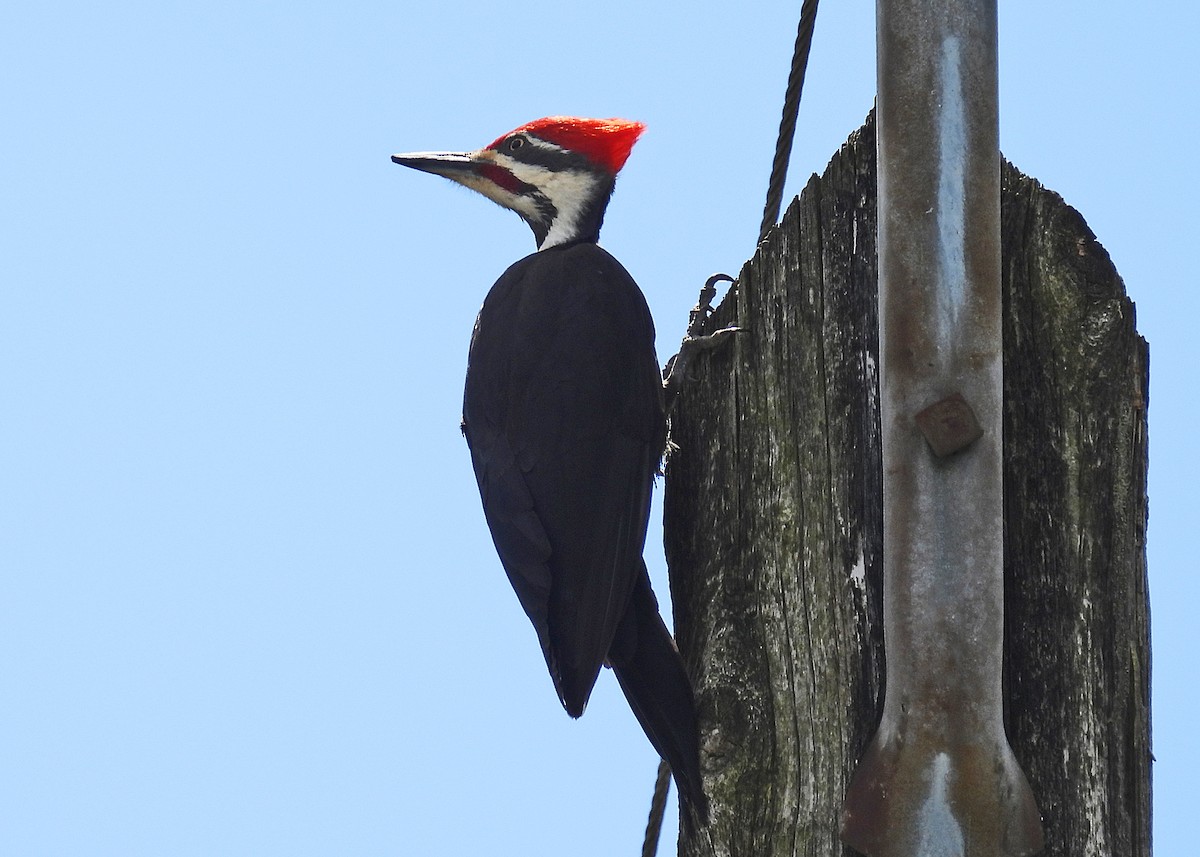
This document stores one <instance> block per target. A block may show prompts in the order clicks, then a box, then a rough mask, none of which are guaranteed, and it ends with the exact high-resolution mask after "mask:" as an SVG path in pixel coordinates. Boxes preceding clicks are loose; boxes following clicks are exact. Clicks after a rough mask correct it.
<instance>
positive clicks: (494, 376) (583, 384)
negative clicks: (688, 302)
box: [392, 117, 705, 817]
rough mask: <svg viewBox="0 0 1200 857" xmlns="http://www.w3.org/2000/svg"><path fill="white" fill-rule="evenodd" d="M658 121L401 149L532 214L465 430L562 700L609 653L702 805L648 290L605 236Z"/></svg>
mask: <svg viewBox="0 0 1200 857" xmlns="http://www.w3.org/2000/svg"><path fill="white" fill-rule="evenodd" d="M644 128H645V126H644V125H642V124H641V123H640V122H627V121H624V120H621V119H575V118H567V117H550V118H546V119H538V120H537V121H534V122H530V123H529V124H527V125H522V126H521V127H520V128H517V129H516V130H515V131H511V132H510V133H508V134H505V135H504V136H502V137H500V138H499V139H497V140H496V141H495V142H493V143H491V144H490V145H488V146H486V147H485V148H482V149H479V150H478V151H475V152H467V153H433V152H418V153H413V154H405V155H393V156H392V160H393V161H395V162H396V163H398V164H403V165H404V166H407V167H413V168H414V169H418V170H423V171H425V172H429V173H434V174H435V175H440V176H444V177H446V178H448V179H452V180H453V181H456V182H458V183H459V184H462V185H465V186H467V187H469V188H471V189H473V190H477V191H479V192H480V193H482V194H483V195H484V196H486V197H488V198H489V199H491V200H493V201H495V202H497V203H499V204H500V205H502V206H504V207H505V208H510V209H512V210H513V211H515V212H516V213H517V214H519V215H520V216H521V217H522V218H523V219H524V220H525V222H526V223H528V224H529V226H530V228H531V229H532V230H533V234H534V237H535V238H536V240H537V245H538V252H536V253H534V254H532V255H530V256H526V257H525V258H524V259H522V260H520V261H519V262H517V263H515V264H514V265H512V267H510V268H509V269H508V270H507V271H505V272H504V274H503V275H501V277H500V279H499V280H498V281H497V282H496V284H495V285H494V286H492V290H491V291H490V292H489V293H488V295H487V298H486V299H485V300H484V303H483V308H482V309H481V310H480V312H479V317H478V319H477V320H476V322H475V333H474V336H473V337H472V339H471V351H470V357H469V359H468V366H467V383H466V395H465V397H464V400H463V433H464V435H465V436H466V438H467V443H468V445H469V446H470V449H471V460H472V463H473V464H474V466H475V477H476V480H477V481H478V483H479V493H480V496H481V498H482V500H483V510H484V514H485V516H486V518H487V522H488V527H489V528H490V529H491V532H492V539H493V541H494V542H495V544H496V550H497V552H498V553H499V555H500V561H501V563H502V564H503V565H504V569H505V571H506V572H507V573H508V578H509V580H510V582H511V583H512V586H513V589H515V590H516V593H517V597H518V598H519V599H520V601H521V606H522V607H524V608H525V612H526V613H527V614H528V616H529V619H530V620H531V621H532V622H533V626H534V628H535V629H536V630H537V635H538V639H539V641H540V642H541V645H542V653H543V654H544V655H545V658H546V664H547V666H548V667H549V668H550V676H551V678H552V679H553V680H554V686H555V689H556V690H557V691H558V696H559V699H561V700H562V704H563V706H564V707H565V708H566V710H567V712H568V713H569V714H570V715H571V716H572V717H578V716H580V715H581V714H582V713H583V709H584V707H585V706H586V705H587V701H588V697H589V696H590V694H591V692H592V686H593V685H594V684H595V682H596V676H597V675H598V673H599V671H600V667H601V665H602V664H605V663H607V664H608V665H610V666H611V667H612V668H613V671H614V672H615V673H616V676H617V680H618V681H619V682H620V684H621V688H622V690H623V691H624V692H625V696H626V698H627V699H628V700H629V704H630V707H632V708H633V712H634V714H635V715H637V718H638V720H639V721H640V722H641V724H642V728H643V729H645V731H646V735H647V736H648V737H649V738H650V741H651V743H653V744H654V746H655V748H656V749H657V750H658V752H659V754H660V755H661V756H662V757H663V758H664V759H666V760H667V762H668V763H669V764H670V766H671V770H672V772H673V774H674V776H675V780H676V782H677V783H678V784H679V790H680V793H681V794H682V795H683V797H684V800H685V801H686V802H687V803H688V804H689V805H690V806H691V807H692V808H693V809H695V810H696V812H697V813H698V814H699V815H700V816H701V817H703V815H704V814H705V803H704V795H703V790H702V786H701V779H700V767H699V753H698V749H697V741H698V736H697V727H696V713H695V707H694V702H693V697H692V688H691V684H690V683H689V681H688V678H687V674H686V672H685V671H684V667H683V662H682V660H681V659H680V657H679V652H678V651H677V649H676V648H675V643H674V641H673V640H672V639H671V635H670V633H669V632H668V631H667V629H666V626H665V625H664V624H663V620H662V617H661V616H660V615H659V612H658V603H657V601H656V600H655V597H654V593H653V591H652V590H651V588H650V578H649V576H648V575H647V573H646V566H645V563H644V562H643V561H642V548H643V544H644V542H645V539H646V524H647V521H648V518H649V514H650V493H651V489H652V487H653V481H654V473H655V470H656V468H657V466H658V462H659V459H660V457H661V455H662V452H663V448H664V445H665V438H666V419H665V416H664V412H663V390H662V377H661V374H660V372H659V367H658V359H657V357H656V355H655V351H654V323H653V321H652V320H651V318H650V310H649V308H648V307H647V306H646V299H645V298H644V297H643V295H642V293H641V291H640V290H639V289H638V287H637V284H636V283H635V282H634V281H633V278H632V277H631V276H629V274H628V273H627V272H626V270H625V269H624V268H623V267H622V266H621V264H620V263H619V262H618V261H617V260H616V259H614V258H613V257H612V256H610V255H609V254H608V253H607V252H606V251H604V250H603V249H601V248H600V247H599V246H598V245H597V244H596V241H597V240H598V238H599V236H600V225H601V223H602V222H603V220H604V211H605V208H606V207H607V206H608V200H609V197H610V196H611V195H612V192H613V187H614V185H615V182H616V177H617V173H618V172H619V171H620V170H621V167H622V166H624V164H625V160H626V159H627V158H628V157H629V152H630V150H631V149H632V148H633V144H634V143H635V142H636V141H637V139H638V137H639V136H640V135H641V133H642V131H643V130H644Z"/></svg>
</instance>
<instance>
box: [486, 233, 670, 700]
mask: <svg viewBox="0 0 1200 857" xmlns="http://www.w3.org/2000/svg"><path fill="white" fill-rule="evenodd" d="M463 425H464V432H465V433H466V435H467V441H468V443H469V444H470V447H471V458H472V462H473V464H474V466H475V476H476V479H477V480H478V483H479V492H480V496H481V498H482V500H483V508H484V513H485V515H486V517H487V521H488V526H489V527H490V529H491V532H492V538H493V540H494V542H495V544H496V550H497V552H498V553H499V555H500V560H501V562H502V563H503V564H504V568H505V571H507V573H508V577H509V580H510V581H511V583H512V586H513V588H514V589H515V590H516V593H517V596H518V597H519V598H520V601H521V605H522V606H523V607H524V608H525V612H526V613H527V614H528V616H529V618H530V620H531V621H532V622H533V626H534V628H535V629H536V630H537V634H538V638H539V640H540V642H541V645H542V651H543V653H544V654H545V657H546V663H547V665H548V666H549V668H550V675H551V677H552V678H553V680H554V685H555V688H556V689H557V691H558V695H559V697H560V699H561V700H562V703H563V705H564V707H565V708H566V709H567V711H568V712H569V713H570V714H571V715H572V716H574V717H578V716H579V715H580V714H582V713H583V709H584V706H585V705H586V704H587V700H588V697H589V695H590V694H591V690H592V685H593V684H594V683H595V681H596V675H597V673H598V672H599V670H600V666H601V664H602V663H603V662H604V660H605V658H606V656H607V655H608V651H609V647H610V645H611V643H612V639H613V635H614V633H615V631H616V629H617V626H618V623H620V621H621V619H622V617H623V616H624V614H625V612H626V609H627V607H628V604H629V599H630V596H631V593H632V592H633V589H634V585H635V584H636V582H637V581H638V578H639V576H640V575H641V574H642V573H643V572H642V563H641V555H642V548H643V544H644V542H645V538H646V523H647V519H648V516H649V508H650V492H651V488H652V482H653V478H654V470H655V467H656V465H657V462H658V459H659V456H660V455H661V453H662V448H663V441H664V435H665V422H664V417H663V409H662V386H661V376H660V374H659V369H658V360H657V357H656V355H655V352H654V326H653V322H652V321H651V318H650V311H649V309H648V308H647V306H646V301H645V298H644V297H643V296H642V293H641V291H640V290H639V289H638V287H637V284H636V283H634V281H633V278H632V277H630V276H629V274H628V272H626V271H625V269H624V268H623V267H622V266H621V265H620V263H619V262H617V261H616V260H615V259H614V258H613V257H612V256H610V255H609V254H608V253H607V252H605V251H604V250H602V249H601V248H600V247H598V246H597V245H595V244H591V243H580V244H573V245H566V246H563V247H556V248H551V249H549V250H544V251H541V252H539V253H535V254H533V255H532V256H529V257H526V258H525V259H522V260H521V261H519V262H517V263H516V264H514V265H513V266H512V267H511V268H509V269H508V270H507V271H506V272H505V273H504V275H503V276H501V278H500V279H499V280H498V281H497V283H496V285H495V286H493V287H492V290H491V292H490V293H489V294H488V296H487V299H486V300H485V301H484V305H483V309H482V310H481V311H480V313H479V318H478V320H477V322H476V326H475V334H474V336H473V338H472V341H471V355H470V360H469V365H468V369H467V384H466V396H465V399H464V403H463Z"/></svg>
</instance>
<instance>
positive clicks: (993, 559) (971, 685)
mask: <svg viewBox="0 0 1200 857" xmlns="http://www.w3.org/2000/svg"><path fill="white" fill-rule="evenodd" d="M877 10H878V12H877V15H878V23H877V32H878V58H879V59H878V63H879V78H878V85H879V95H878V104H877V118H878V128H879V131H878V133H879V140H878V151H879V337H880V340H879V341H880V346H879V356H880V382H879V386H880V395H881V419H882V430H883V432H882V437H883V580H884V595H883V610H884V641H885V651H886V658H887V693H886V696H885V701H884V708H883V719H882V721H881V723H880V726H879V731H878V732H877V733H876V735H875V738H874V740H873V741H872V742H871V744H870V745H869V746H868V748H867V750H866V752H865V754H864V756H863V758H862V760H861V762H860V764H859V767H858V769H857V771H856V773H855V776H854V779H853V780H852V782H851V784H850V788H849V791H848V792H847V795H846V802H845V808H844V820H843V838H844V839H845V841H846V842H847V844H849V845H851V846H853V847H854V848H855V849H857V850H858V851H861V852H862V853H864V854H868V855H871V857H925V855H930V857H932V855H945V857H968V855H978V857H1001V855H1011V857H1024V855H1028V854H1033V853H1035V852H1037V851H1039V850H1041V847H1042V829H1041V822H1040V817H1039V815H1038V810H1037V806H1036V803H1035V801H1034V798H1033V794H1032V793H1031V791H1030V789H1029V784H1028V782H1027V781H1026V779H1025V775H1024V773H1023V772H1022V771H1021V767H1020V765H1019V764H1018V763H1017V761H1016V759H1015V758H1014V757H1013V754H1012V751H1011V749H1010V748H1009V746H1008V738H1007V736H1006V735H1005V732H1004V701H1003V696H1002V692H1001V675H1002V664H1003V651H1004V649H1003V646H1004V551H1003V542H1004V519H1003V508H1004V493H1003V479H1002V453H1003V450H1002V435H1001V425H1002V413H1001V404H1002V397H1003V371H1002V358H1003V344H1002V341H1001V291H1000V148H999V137H1000V128H999V120H998V112H997V103H998V70H997V50H996V26H997V20H996V2H995V0H878V4H877Z"/></svg>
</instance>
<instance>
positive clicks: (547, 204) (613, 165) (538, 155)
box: [392, 116, 646, 250]
mask: <svg viewBox="0 0 1200 857" xmlns="http://www.w3.org/2000/svg"><path fill="white" fill-rule="evenodd" d="M645 128H646V126H645V125H643V124H642V123H641V122H628V121H626V120H624V119H577V118H574V117H568V116H548V117H546V118H545V119H537V120H534V121H533V122H530V123H528V124H526V125H522V126H521V127H520V128H517V129H515V130H513V131H509V132H508V133H507V134H504V135H503V136H501V137H499V138H497V139H496V140H495V141H494V142H493V143H491V144H490V145H488V146H485V147H484V148H482V149H478V150H476V151H474V152H412V153H409V154H403V155H392V160H393V161H395V162H396V163H397V164H402V165H404V166H406V167H412V168H413V169H417V170H423V171H424V172H427V173H433V174H435V175H439V176H445V177H446V178H448V179H451V180H453V181H456V182H458V183H459V184H461V185H465V186H467V187H469V188H471V189H472V190H477V191H479V192H480V193H481V194H483V195H484V196H486V197H487V198H488V199H490V200H492V201H494V202H497V203H499V204H500V205H502V206H504V207H505V208H511V209H512V210H513V211H515V212H516V213H517V214H519V215H521V217H522V219H524V221H525V222H526V223H528V224H529V227H530V228H531V229H532V230H533V235H534V238H536V239H537V244H538V249H539V250H545V249H546V248H548V247H553V246H555V245H557V244H565V243H567V242H569V241H579V240H584V241H595V240H597V238H598V237H599V235H600V225H601V223H603V222H604V210H605V208H607V207H608V199H609V197H610V196H611V195H612V192H613V187H614V185H615V183H616V179H617V173H618V172H620V171H621V167H623V166H624V165H625V160H626V159H627V158H628V157H629V152H630V151H631V150H632V149H633V144H634V143H636V142H637V139H638V137H640V136H641V134H642V131H644V130H645Z"/></svg>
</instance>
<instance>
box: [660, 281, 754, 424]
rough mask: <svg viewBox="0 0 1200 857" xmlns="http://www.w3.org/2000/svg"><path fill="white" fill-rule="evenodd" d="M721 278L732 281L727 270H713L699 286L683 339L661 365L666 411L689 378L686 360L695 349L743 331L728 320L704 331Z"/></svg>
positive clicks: (716, 345)
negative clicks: (717, 326) (696, 299)
mask: <svg viewBox="0 0 1200 857" xmlns="http://www.w3.org/2000/svg"><path fill="white" fill-rule="evenodd" d="M722 282H725V283H733V282H735V281H734V279H733V277H731V276H729V275H728V274H713V275H712V276H711V277H709V278H708V279H707V280H706V281H705V282H704V286H703V287H702V288H701V289H700V299H699V300H698V301H697V303H696V305H695V306H694V307H692V310H691V312H689V313H688V326H687V333H686V334H684V337H683V341H682V342H680V343H679V353H677V354H676V355H675V356H674V357H672V358H671V359H670V360H668V361H667V365H666V367H664V369H663V389H664V390H665V391H666V397H667V411H668V412H669V411H670V410H671V406H672V405H673V404H674V403H675V399H676V398H677V397H678V396H679V392H680V390H681V389H682V388H683V383H684V381H687V380H691V378H690V377H689V376H688V374H687V370H688V364H689V363H690V362H691V359H692V357H693V356H695V354H696V352H698V351H708V350H710V349H712V348H717V347H719V346H721V345H723V344H724V343H725V341H726V340H727V339H728V338H729V337H730V336H731V335H732V334H735V333H740V332H741V331H742V328H740V327H738V326H737V325H733V324H731V325H729V326H728V327H723V328H721V329H720V330H714V331H712V332H711V333H704V332H703V331H704V326H705V324H707V322H708V320H709V318H710V317H711V316H712V313H713V306H712V302H713V298H715V297H716V295H717V283H722Z"/></svg>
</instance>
